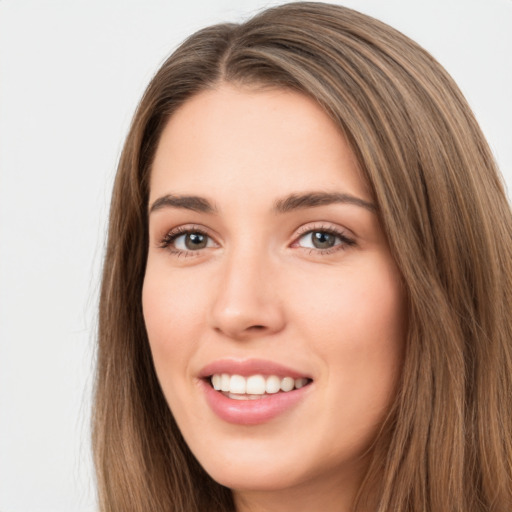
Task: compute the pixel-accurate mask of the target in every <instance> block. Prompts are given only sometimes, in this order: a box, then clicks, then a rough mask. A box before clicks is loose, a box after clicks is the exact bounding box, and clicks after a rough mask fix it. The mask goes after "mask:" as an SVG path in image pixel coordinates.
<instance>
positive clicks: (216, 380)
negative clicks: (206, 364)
mask: <svg viewBox="0 0 512 512" xmlns="http://www.w3.org/2000/svg"><path fill="white" fill-rule="evenodd" d="M221 381H222V377H221V376H220V375H219V374H218V373H216V374H215V375H212V386H213V389H215V390H217V391H220V389H221V387H222V384H221Z"/></svg>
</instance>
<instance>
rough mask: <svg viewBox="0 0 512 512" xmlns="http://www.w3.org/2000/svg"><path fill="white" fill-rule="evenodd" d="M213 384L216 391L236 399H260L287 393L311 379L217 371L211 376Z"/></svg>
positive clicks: (304, 384)
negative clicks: (232, 373) (233, 373)
mask: <svg viewBox="0 0 512 512" xmlns="http://www.w3.org/2000/svg"><path fill="white" fill-rule="evenodd" d="M210 381H211V385H212V387H213V389H215V390H216V391H221V392H222V393H223V394H224V396H227V397H228V398H231V399H234V400H258V399H261V398H264V397H265V396H268V395H273V394H276V393H280V392H283V393H287V392H289V391H293V390H294V389H300V388H302V387H304V386H306V385H307V384H308V383H309V382H310V381H311V379H307V378H304V377H301V378H296V379H294V378H293V377H282V378H281V377H278V376H277V375H269V376H266V377H265V376H264V375H261V374H256V375H250V376H247V377H244V376H242V375H229V374H228V373H215V374H214V375H212V376H211V377H210Z"/></svg>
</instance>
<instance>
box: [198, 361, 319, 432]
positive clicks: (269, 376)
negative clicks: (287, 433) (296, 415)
mask: <svg viewBox="0 0 512 512" xmlns="http://www.w3.org/2000/svg"><path fill="white" fill-rule="evenodd" d="M198 377H199V382H200V384H201V386H200V387H201V389H202V390H203V393H204V397H205V400H206V402H207V404H208V405H209V407H210V409H211V410H212V412H213V413H214V414H215V415H216V416H217V417H218V418H220V419H221V420H222V421H225V422H228V423H232V424H238V425H246V426H249V425H258V424H263V423H267V422H269V421H271V420H273V419H274V418H277V417H282V416H283V415H285V414H286V413H287V411H290V413H291V411H293V410H296V408H297V407H301V404H303V403H308V397H309V396H311V393H312V390H313V388H314V386H313V385H312V384H313V383H314V380H313V378H312V377H311V376H310V375H308V374H306V373H303V372H302V371H298V370H295V369H293V368H290V367H288V366H283V365H281V364H278V363H275V362H272V361H267V360H261V359H249V360H236V359H222V360H218V361H215V362H213V363H211V364H209V365H207V366H206V367H204V368H203V369H202V371H201V372H200V374H199V375H198Z"/></svg>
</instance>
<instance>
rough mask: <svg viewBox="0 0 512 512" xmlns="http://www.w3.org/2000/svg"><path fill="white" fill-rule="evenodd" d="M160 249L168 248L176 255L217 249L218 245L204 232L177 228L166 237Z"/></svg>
mask: <svg viewBox="0 0 512 512" xmlns="http://www.w3.org/2000/svg"><path fill="white" fill-rule="evenodd" d="M160 247H161V248H163V249H166V248H168V249H169V250H171V252H175V253H186V252H194V251H200V250H201V249H207V248H209V247H216V244H215V242H214V241H213V240H212V238H211V237H210V236H208V235H207V234H206V233H205V232H204V231H201V230H198V229H186V228H177V229H175V230H173V231H171V232H169V233H168V234H167V235H166V236H165V237H164V239H163V240H162V241H161V243H160Z"/></svg>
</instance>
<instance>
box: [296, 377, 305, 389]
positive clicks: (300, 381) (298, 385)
mask: <svg viewBox="0 0 512 512" xmlns="http://www.w3.org/2000/svg"><path fill="white" fill-rule="evenodd" d="M307 383H308V379H295V387H296V388H297V389H300V388H303V387H304V386H305V385H306V384H307Z"/></svg>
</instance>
